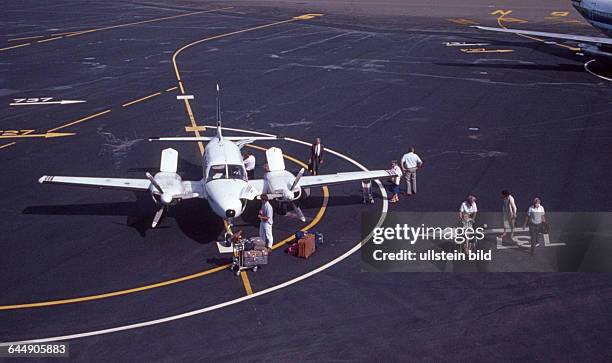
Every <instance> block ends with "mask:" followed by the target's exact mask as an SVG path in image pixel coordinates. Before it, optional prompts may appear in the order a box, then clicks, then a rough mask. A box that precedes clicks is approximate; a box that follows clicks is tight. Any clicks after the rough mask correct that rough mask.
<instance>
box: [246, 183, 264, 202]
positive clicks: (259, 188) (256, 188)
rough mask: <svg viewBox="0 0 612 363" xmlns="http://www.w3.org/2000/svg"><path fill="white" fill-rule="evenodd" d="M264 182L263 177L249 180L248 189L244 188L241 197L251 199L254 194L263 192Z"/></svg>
mask: <svg viewBox="0 0 612 363" xmlns="http://www.w3.org/2000/svg"><path fill="white" fill-rule="evenodd" d="M264 184H265V182H264V180H263V179H254V180H249V186H250V190H244V191H243V194H245V196H241V198H245V199H250V200H252V199H253V198H254V197H255V196H258V195H261V194H263V190H264ZM249 194H251V195H253V197H250V196H248V195H249Z"/></svg>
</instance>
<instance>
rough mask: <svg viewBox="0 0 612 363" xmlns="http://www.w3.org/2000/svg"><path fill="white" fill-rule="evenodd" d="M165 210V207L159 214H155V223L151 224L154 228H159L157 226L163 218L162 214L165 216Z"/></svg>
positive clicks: (160, 209)
mask: <svg viewBox="0 0 612 363" xmlns="http://www.w3.org/2000/svg"><path fill="white" fill-rule="evenodd" d="M165 209H166V208H165V207H161V208H159V210H158V211H157V212H155V217H153V223H152V224H151V227H152V228H155V227H156V226H157V224H158V223H159V220H160V219H161V217H162V214H164V210H165Z"/></svg>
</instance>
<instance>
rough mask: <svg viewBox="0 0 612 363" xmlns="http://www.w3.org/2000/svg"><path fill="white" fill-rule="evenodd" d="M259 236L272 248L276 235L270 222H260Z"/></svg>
mask: <svg viewBox="0 0 612 363" xmlns="http://www.w3.org/2000/svg"><path fill="white" fill-rule="evenodd" d="M259 238H261V239H262V240H264V241H266V246H267V247H268V248H272V245H273V244H274V236H272V225H271V224H270V223H266V222H261V223H259Z"/></svg>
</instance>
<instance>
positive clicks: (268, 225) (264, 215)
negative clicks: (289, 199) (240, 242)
mask: <svg viewBox="0 0 612 363" xmlns="http://www.w3.org/2000/svg"><path fill="white" fill-rule="evenodd" d="M273 217H274V210H273V209H272V205H271V204H270V202H269V201H268V196H267V195H265V194H262V195H261V209H259V214H258V215H257V218H259V220H260V222H259V238H261V239H262V240H263V241H265V242H266V247H268V248H272V245H273V243H274V236H273V235H272V224H273V223H274V220H273Z"/></svg>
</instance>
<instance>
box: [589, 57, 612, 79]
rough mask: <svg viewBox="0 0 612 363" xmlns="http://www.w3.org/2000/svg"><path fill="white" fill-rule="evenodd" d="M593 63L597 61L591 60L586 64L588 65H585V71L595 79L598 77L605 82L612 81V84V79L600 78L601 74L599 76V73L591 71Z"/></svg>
mask: <svg viewBox="0 0 612 363" xmlns="http://www.w3.org/2000/svg"><path fill="white" fill-rule="evenodd" d="M592 62H595V59H591V60H590V61H588V62H586V63H585V64H584V69H585V70H586V71H587V72H589V73H590V74H592V75H593V76H595V77H598V78H601V79H603V80H606V81H610V82H612V78H608V77H604V76H600V75H599V74H597V73H595V72H593V71H591V70H590V69H589V64H591V63H592Z"/></svg>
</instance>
